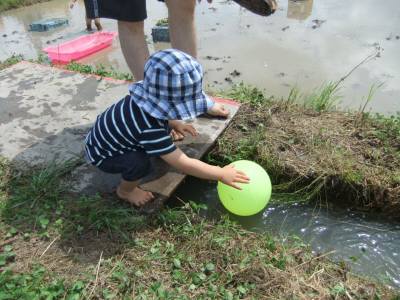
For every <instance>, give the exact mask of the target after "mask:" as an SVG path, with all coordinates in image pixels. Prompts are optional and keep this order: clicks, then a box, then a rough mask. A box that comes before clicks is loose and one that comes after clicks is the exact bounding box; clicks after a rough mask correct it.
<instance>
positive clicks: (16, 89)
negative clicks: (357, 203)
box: [0, 62, 128, 168]
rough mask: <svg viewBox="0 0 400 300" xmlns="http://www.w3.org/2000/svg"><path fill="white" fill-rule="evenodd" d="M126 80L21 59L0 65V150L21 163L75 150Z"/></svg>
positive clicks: (40, 161) (67, 155) (73, 154)
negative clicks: (12, 63)
mask: <svg viewBox="0 0 400 300" xmlns="http://www.w3.org/2000/svg"><path fill="white" fill-rule="evenodd" d="M127 91H128V83H127V82H124V81H118V80H105V79H100V78H98V77H95V76H87V75H82V74H78V73H74V72H69V71H65V70H61V69H58V68H51V67H47V66H42V65H38V64H33V63H29V62H21V63H18V64H16V65H14V66H12V67H10V68H7V69H4V70H2V71H0V138H1V143H0V156H3V157H6V158H7V159H9V160H11V161H13V162H15V163H16V164H17V165H18V166H19V167H21V168H28V167H34V166H38V165H44V164H46V163H49V162H51V161H54V160H56V161H64V160H67V159H70V158H73V157H77V156H81V153H82V139H83V138H84V136H85V135H86V133H87V131H88V128H89V126H91V124H92V123H93V120H95V118H96V116H97V115H98V114H99V113H101V112H102V111H103V110H104V109H105V108H106V107H108V106H109V105H111V103H113V102H115V101H116V100H117V99H120V98H122V97H123V96H124V95H126V93H127Z"/></svg>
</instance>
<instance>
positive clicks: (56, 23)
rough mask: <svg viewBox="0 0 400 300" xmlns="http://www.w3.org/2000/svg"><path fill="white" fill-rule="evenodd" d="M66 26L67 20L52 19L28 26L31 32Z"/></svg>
mask: <svg viewBox="0 0 400 300" xmlns="http://www.w3.org/2000/svg"><path fill="white" fill-rule="evenodd" d="M63 25H68V20H67V19H63V18H52V19H45V20H40V21H36V22H33V23H32V24H30V25H29V29H30V30H31V31H48V30H50V29H53V28H56V27H60V26H63Z"/></svg>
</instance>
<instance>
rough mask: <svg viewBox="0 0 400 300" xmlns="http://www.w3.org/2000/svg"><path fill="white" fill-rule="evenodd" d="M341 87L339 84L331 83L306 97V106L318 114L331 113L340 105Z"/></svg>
mask: <svg viewBox="0 0 400 300" xmlns="http://www.w3.org/2000/svg"><path fill="white" fill-rule="evenodd" d="M339 90H340V86H339V85H338V84H337V82H329V83H327V84H325V85H323V86H321V87H320V88H319V89H316V90H315V91H314V92H312V93H311V94H309V95H306V96H305V97H304V105H305V106H306V107H309V108H311V109H313V110H315V111H317V112H323V111H330V110H332V109H334V108H335V107H336V105H337V104H338V103H339V101H340V99H341V96H340V95H339V94H338V93H339Z"/></svg>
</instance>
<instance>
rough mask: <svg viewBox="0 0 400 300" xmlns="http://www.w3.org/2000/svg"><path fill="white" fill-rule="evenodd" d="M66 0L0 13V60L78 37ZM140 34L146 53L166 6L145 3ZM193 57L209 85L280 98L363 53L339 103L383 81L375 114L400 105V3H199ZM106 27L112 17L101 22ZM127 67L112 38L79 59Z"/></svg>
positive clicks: (337, 73) (350, 103) (80, 11)
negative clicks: (262, 11)
mask: <svg viewBox="0 0 400 300" xmlns="http://www.w3.org/2000/svg"><path fill="white" fill-rule="evenodd" d="M68 4H69V2H68V1H66V0H55V1H51V2H48V3H42V4H37V5H34V6H30V7H26V8H21V9H17V10H12V11H8V12H4V13H2V14H0V33H1V34H0V42H1V48H0V49H1V50H0V60H3V59H5V58H7V57H9V56H10V55H12V54H13V53H15V54H23V55H24V56H25V57H26V58H37V56H38V54H39V53H40V52H41V49H42V48H43V47H46V46H47V45H52V44H57V43H60V42H62V41H65V40H69V39H71V38H73V37H75V36H78V35H81V34H84V31H83V29H84V28H85V23H84V7H83V3H79V2H78V4H77V5H76V6H75V8H74V9H72V10H70V9H69V7H68ZM148 12H149V18H148V20H147V22H146V34H147V36H148V41H149V45H150V48H151V50H152V51H154V49H160V48H164V47H168V45H154V44H153V43H152V41H151V35H150V32H151V27H152V26H153V25H154V24H155V22H156V21H157V20H158V19H160V18H163V17H166V15H167V11H166V8H165V5H164V4H162V3H160V2H159V1H155V0H154V1H153V0H152V1H148ZM196 13H197V28H198V40H199V59H200V61H201V62H202V63H203V65H204V66H205V69H206V72H207V73H206V84H207V86H208V89H209V90H213V91H218V90H220V89H225V88H228V87H229V86H230V85H231V84H232V83H237V82H240V81H244V82H245V83H248V84H253V85H256V86H257V87H259V88H261V89H265V90H266V92H267V94H269V95H275V96H278V97H281V96H282V97H284V96H287V95H288V92H289V90H290V88H291V87H292V86H298V87H299V88H300V89H301V90H302V91H305V92H307V91H310V90H312V89H314V88H316V87H318V86H320V85H321V84H323V83H324V82H328V81H333V80H338V79H339V78H341V77H342V76H343V75H344V74H346V73H347V72H348V71H349V70H351V69H352V68H353V67H355V66H356V65H357V64H358V63H360V62H361V61H362V60H363V59H364V58H365V57H367V56H368V55H370V54H372V53H376V51H378V52H379V53H380V54H379V57H378V58H376V59H374V60H373V61H370V62H368V63H367V64H363V65H361V66H360V67H359V68H357V70H356V71H355V72H354V73H353V74H352V75H351V76H350V77H349V78H347V79H346V81H345V82H344V84H343V86H342V90H341V95H342V96H343V100H342V108H344V109H347V108H352V109H358V108H359V106H360V104H361V103H362V102H363V99H364V98H365V97H366V95H367V94H368V90H369V88H370V86H371V85H372V84H381V83H383V86H382V87H381V88H380V89H379V90H378V91H377V92H376V94H375V97H374V100H373V101H372V102H371V104H370V105H369V108H370V109H372V110H373V111H376V112H381V113H387V114H389V113H392V114H393V113H396V112H397V111H399V110H400V105H399V100H398V99H399V96H400V60H399V59H398V53H400V6H399V5H398V2H397V0H387V1H385V5H380V6H377V5H376V1H372V0H355V1H350V2H349V1H345V0H341V1H333V0H324V1H315V0H314V1H313V0H302V1H300V0H298V1H292V0H285V1H279V10H278V11H277V12H276V13H275V14H274V15H273V16H271V17H268V18H263V17H259V16H256V15H253V14H251V13H249V12H247V11H245V10H243V9H241V8H240V7H239V6H238V5H237V4H235V3H234V2H229V1H213V3H212V4H211V5H210V4H208V3H207V2H206V1H202V2H201V3H200V4H199V5H198V7H197V12H196ZM48 17H66V18H68V20H69V23H70V24H69V26H66V27H61V28H58V29H55V30H52V31H49V32H42V33H39V32H29V31H28V28H29V24H30V23H31V22H34V21H37V20H39V19H42V18H48ZM102 23H103V27H104V28H105V29H106V30H116V22H115V21H113V20H107V19H103V20H102ZM81 62H82V63H87V64H100V63H101V64H104V65H106V66H112V67H114V68H115V69H117V70H120V71H124V72H126V71H128V67H127V65H126V63H125V61H124V59H123V57H122V53H121V51H120V46H119V43H118V41H115V42H114V44H113V46H112V47H111V48H109V49H106V50H104V51H101V52H100V53H97V54H95V55H92V56H90V57H88V58H85V59H83V60H81Z"/></svg>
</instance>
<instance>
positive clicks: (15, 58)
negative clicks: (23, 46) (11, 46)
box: [0, 55, 23, 70]
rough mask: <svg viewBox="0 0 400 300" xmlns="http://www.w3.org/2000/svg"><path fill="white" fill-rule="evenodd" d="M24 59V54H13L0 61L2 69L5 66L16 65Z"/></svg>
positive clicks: (0, 68)
mask: <svg viewBox="0 0 400 300" xmlns="http://www.w3.org/2000/svg"><path fill="white" fill-rule="evenodd" d="M22 60H23V57H22V55H13V56H11V57H9V58H7V59H6V60H4V61H0V70H3V69H5V68H8V67H10V66H12V65H15V64H16V63H19V62H20V61H22Z"/></svg>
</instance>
